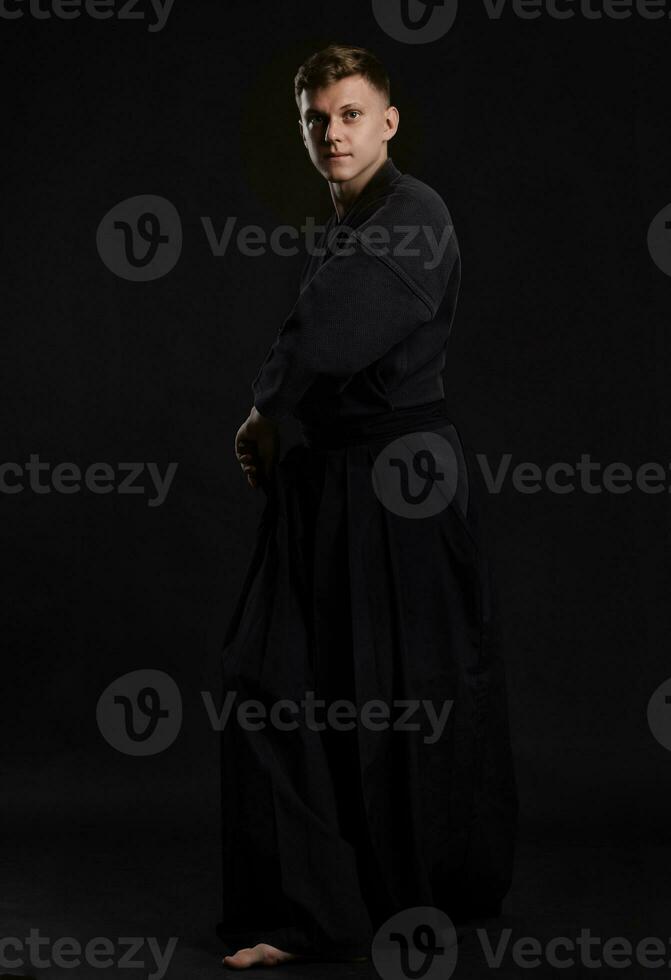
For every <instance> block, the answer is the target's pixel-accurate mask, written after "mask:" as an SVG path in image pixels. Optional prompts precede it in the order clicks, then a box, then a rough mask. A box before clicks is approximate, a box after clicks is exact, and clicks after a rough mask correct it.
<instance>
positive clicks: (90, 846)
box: [0, 826, 671, 980]
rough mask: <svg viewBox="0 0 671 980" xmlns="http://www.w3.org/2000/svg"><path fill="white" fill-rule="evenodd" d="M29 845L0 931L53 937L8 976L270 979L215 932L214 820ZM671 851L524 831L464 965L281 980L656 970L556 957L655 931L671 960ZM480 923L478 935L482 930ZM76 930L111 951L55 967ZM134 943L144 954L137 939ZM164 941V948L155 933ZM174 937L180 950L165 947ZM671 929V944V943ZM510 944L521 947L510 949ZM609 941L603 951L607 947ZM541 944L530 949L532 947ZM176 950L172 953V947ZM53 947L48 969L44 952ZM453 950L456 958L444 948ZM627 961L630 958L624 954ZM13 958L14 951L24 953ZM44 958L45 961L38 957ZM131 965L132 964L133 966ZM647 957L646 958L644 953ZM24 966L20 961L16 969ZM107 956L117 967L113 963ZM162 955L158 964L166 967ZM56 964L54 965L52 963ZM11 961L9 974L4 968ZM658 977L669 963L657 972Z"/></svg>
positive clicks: (325, 972) (57, 834) (82, 939)
mask: <svg viewBox="0 0 671 980" xmlns="http://www.w3.org/2000/svg"><path fill="white" fill-rule="evenodd" d="M14 840H15V843H16V846H15V847H14V848H13V851H12V856H11V859H10V860H9V861H7V862H6V864H5V866H4V867H3V869H2V893H1V895H0V914H1V915H2V926H1V927H0V937H5V939H7V938H11V937H16V938H19V939H22V938H26V937H28V935H29V933H30V930H31V929H32V930H36V931H37V933H34V935H37V936H38V938H40V939H41V945H40V947H39V949H38V950H36V948H35V947H34V946H33V950H34V952H33V953H29V951H28V949H26V948H25V946H24V948H23V950H21V949H20V948H19V949H18V950H17V947H16V946H14V945H12V946H10V947H9V948H7V947H5V949H4V955H5V962H4V963H1V964H0V976H5V977H10V976H11V977H16V976H28V977H34V978H36V980H37V978H41V977H45V978H47V977H49V978H50V977H65V976H67V977H70V978H75V980H79V978H85V980H92V978H95V977H98V976H108V977H110V976H112V977H115V978H117V977H121V978H122V980H125V978H128V980H133V978H136V977H137V978H142V980H162V978H163V977H167V978H179V980H210V978H215V977H221V976H234V975H243V974H244V975H246V976H247V977H248V978H249V980H255V978H257V977H264V978H267V977H268V969H267V968H265V969H264V968H260V969H259V968H257V969H250V970H247V971H233V970H229V969H226V968H224V967H223V966H222V965H221V962H220V959H221V950H220V943H219V940H218V939H217V937H216V935H215V933H214V926H215V923H216V920H217V909H218V901H219V887H220V884H219V877H218V840H217V839H216V834H215V833H214V832H213V828H212V827H210V831H209V832H207V831H206V830H203V829H199V830H198V832H197V833H195V834H193V835H191V834H188V833H187V832H185V831H184V829H183V828H182V829H180V828H178V829H176V830H174V831H170V832H166V830H165V828H163V829H162V832H161V833H160V834H159V833H157V832H156V831H155V830H153V829H152V828H151V826H149V827H147V826H144V827H142V828H140V829H134V830H133V829H131V830H125V831H124V830H121V829H120V828H119V827H118V826H116V827H115V826H112V827H110V828H108V829H107V830H103V829H101V827H100V826H96V827H90V828H88V829H85V830H82V829H81V828H80V829H78V830H77V832H74V831H68V830H67V829H62V830H53V829H52V830H51V831H50V832H49V834H47V833H46V832H42V833H40V835H39V837H38V838H37V839H36V834H35V833H34V831H33V832H31V833H30V834H27V833H26V834H25V835H23V836H22V835H19V837H18V838H17V837H14ZM668 872H669V849H668V847H664V846H663V842H661V841H660V842H654V841H650V842H647V843H645V844H643V843H641V842H637V843H636V844H635V845H634V844H632V845H631V846H630V847H629V848H627V847H623V846H621V845H616V844H598V843H595V842H593V843H591V844H586V843H584V842H583V843H580V842H579V841H578V840H563V841H562V840H547V839H546V840H542V839H522V840H521V841H520V843H519V847H518V859H517V870H516V878H515V882H514V885H513V888H512V889H511V891H510V893H509V895H508V898H507V900H506V902H505V903H504V909H503V914H502V915H501V917H500V918H498V919H494V920H487V921H485V922H480V923H473V924H471V925H470V926H467V927H463V929H460V940H459V945H458V949H457V952H456V963H455V964H454V965H453V967H452V968H450V967H449V965H448V962H447V961H443V962H441V960H440V957H437V958H436V959H435V960H434V961H433V962H432V963H431V964H427V966H426V968H425V971H424V972H422V970H421V969H419V967H420V965H421V961H420V960H418V959H412V958H411V959H410V967H411V969H410V970H407V971H406V972H405V973H404V972H403V970H402V967H401V964H400V962H398V961H397V962H396V963H393V962H391V961H386V965H383V964H380V966H381V970H382V974H380V973H379V972H378V971H377V970H376V967H375V965H374V963H373V962H368V963H355V964H337V963H301V964H296V963H293V964H284V965H282V966H280V967H278V968H276V969H277V970H278V971H279V974H280V976H282V977H283V978H285V980H289V978H293V977H301V978H317V977H319V978H321V977H328V978H334V980H336V978H338V980H340V978H345V977H356V978H368V977H378V976H380V975H382V976H383V980H387V978H388V980H402V978H403V977H406V976H411V975H412V976H415V977H416V976H420V975H421V976H424V977H426V978H428V980H439V978H440V980H447V978H448V977H449V976H450V975H453V976H455V977H457V978H467V980H468V978H478V980H480V978H482V977H486V976H487V975H488V973H489V972H490V970H491V971H492V972H493V974H494V976H495V977H496V978H497V980H508V978H512V977H519V976H527V977H532V978H537V977H555V976H562V977H592V976H607V977H613V976H617V977H646V976H650V974H651V972H652V973H653V974H654V970H651V966H646V965H645V963H644V962H643V961H642V960H641V957H640V956H639V957H634V960H635V961H634V962H633V963H632V965H631V966H625V967H622V966H619V965H618V964H617V961H616V960H613V961H611V963H610V965H606V964H605V963H604V964H603V965H602V966H601V967H596V966H590V965H588V964H587V963H583V962H581V954H580V951H579V950H578V949H576V952H575V953H573V954H571V953H570V952H567V951H565V949H564V948H563V947H562V948H560V949H558V951H557V955H558V957H560V958H563V957H567V956H570V955H573V956H574V957H575V960H576V962H575V965H573V966H568V967H561V968H560V967H558V966H553V965H552V963H551V962H548V958H547V957H546V955H545V951H546V947H547V943H548V942H549V941H550V940H551V939H553V938H554V937H562V936H563V937H567V938H568V939H571V937H572V938H573V939H575V938H576V937H578V936H579V935H580V932H581V930H589V931H590V934H591V937H592V938H593V939H595V937H599V938H598V940H597V941H596V942H595V944H594V945H593V946H592V955H593V956H594V957H597V956H600V955H601V954H602V953H603V955H604V956H605V955H606V953H607V949H606V947H605V944H606V941H607V940H608V939H613V938H614V937H622V938H623V939H625V940H628V941H629V942H630V943H631V944H632V946H633V947H635V946H636V943H637V942H639V940H641V939H642V938H644V937H657V938H658V940H659V941H660V942H661V943H662V944H663V947H664V955H663V956H662V957H661V958H662V959H663V961H664V966H666V967H667V968H668V966H669V965H670V964H669V958H670V956H669V953H670V950H671V939H670V938H669V922H670V921H671V890H669V889H668V888H667V887H664V885H663V883H664V882H665V881H666V883H667V884H668V878H669V874H668ZM478 930H479V931H478ZM65 937H71V938H72V939H74V940H76V941H77V942H78V943H79V944H80V946H81V947H82V948H83V947H85V946H86V944H87V943H88V942H89V941H90V940H91V939H94V938H95V937H105V939H106V940H107V945H106V947H105V946H103V947H99V948H98V950H97V953H96V955H97V956H98V960H97V961H96V959H95V956H91V955H90V956H89V957H87V958H86V959H85V961H84V962H81V961H80V964H79V965H75V966H72V965H70V966H66V965H65V963H66V962H68V958H69V961H70V962H72V961H73V960H76V959H77V950H76V947H67V944H65V943H63V942H62V943H61V946H60V953H61V955H62V957H63V963H62V965H60V966H58V965H56V962H57V959H58V953H59V947H56V946H55V943H56V941H57V940H59V939H60V940H64V939H65ZM133 937H137V939H136V940H135V947H136V949H135V951H133V950H132V948H131V946H132V942H131V941H132V938H133ZM145 937H146V939H147V940H148V939H149V937H151V939H152V945H149V944H148V942H147V941H145ZM171 937H174V939H175V940H176V944H175V943H174V942H173V945H174V950H173V951H172V954H171V955H166V958H165V961H164V966H163V967H161V965H160V964H161V955H165V951H166V947H167V944H168V943H169V940H170V938H171ZM523 937H531V939H532V940H535V941H536V942H537V943H538V944H540V949H541V953H540V956H539V958H538V960H537V965H531V962H533V955H532V952H533V950H532V952H528V953H527V954H526V956H527V957H528V960H529V961H531V962H528V961H527V962H526V965H525V961H524V960H523V959H520V957H519V956H513V955H512V947H513V945H514V944H515V943H516V942H518V941H519V940H521V939H523ZM665 937H666V938H665ZM506 940H508V942H507V943H506ZM500 941H502V942H503V945H504V947H505V950H504V955H503V959H502V962H501V965H500V966H498V967H494V966H488V963H487V957H486V952H487V949H488V947H489V946H490V945H491V947H492V949H493V950H494V951H495V950H496V948H497V945H498V943H499V942H500ZM602 947H603V948H602ZM527 948H528V949H531V947H530V946H529V947H527ZM168 950H169V947H168ZM35 952H37V954H38V955H40V956H41V957H42V958H43V959H42V963H43V964H45V965H43V966H40V965H39V961H37V960H36V958H35ZM445 955H447V954H445ZM616 955H619V956H620V959H626V956H625V954H624V953H620V954H617V949H615V951H614V952H613V956H614V957H615V956H616ZM13 957H14V959H13ZM31 958H32V962H31ZM129 959H130V961H131V962H130V963H128V965H126V964H127V962H128V960H129ZM636 960H638V961H636ZM9 962H11V963H13V966H11V967H10V966H8V965H7V964H8V963H9ZM106 962H107V963H108V965H107V966H104V965H103V964H104V963H106ZM157 963H158V965H157ZM46 964H50V965H46ZM3 969H4V973H3V972H2V970H3ZM451 969H452V970H453V972H451ZM657 975H659V971H657Z"/></svg>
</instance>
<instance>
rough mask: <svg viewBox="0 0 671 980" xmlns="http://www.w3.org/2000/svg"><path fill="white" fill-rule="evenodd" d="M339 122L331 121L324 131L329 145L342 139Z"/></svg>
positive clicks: (325, 139) (325, 140)
mask: <svg viewBox="0 0 671 980" xmlns="http://www.w3.org/2000/svg"><path fill="white" fill-rule="evenodd" d="M338 122H339V120H337V119H329V122H328V125H327V127H326V129H325V130H324V142H325V143H329V142H331V141H335V140H338V139H340V126H339V125H338Z"/></svg>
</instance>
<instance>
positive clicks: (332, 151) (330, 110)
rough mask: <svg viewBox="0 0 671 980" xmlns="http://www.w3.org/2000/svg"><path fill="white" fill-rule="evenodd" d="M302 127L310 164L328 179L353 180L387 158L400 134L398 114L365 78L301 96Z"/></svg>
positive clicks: (355, 77) (344, 80)
mask: <svg viewBox="0 0 671 980" xmlns="http://www.w3.org/2000/svg"><path fill="white" fill-rule="evenodd" d="M300 112H301V119H300V123H299V125H300V127H301V130H302V133H303V142H304V143H305V145H306V147H307V149H308V153H309V154H310V159H311V160H312V162H313V163H314V165H315V167H316V168H317V170H318V171H319V172H320V174H321V175H322V177H325V178H326V179H327V180H329V181H332V182H334V183H337V182H339V181H346V180H353V179H355V178H356V177H358V176H359V174H361V173H362V172H363V171H365V170H366V169H367V168H372V167H373V165H374V164H375V163H378V162H381V161H382V160H384V159H385V157H386V155H387V154H386V147H387V142H388V141H389V140H390V139H391V138H392V136H393V135H394V133H395V132H396V130H397V128H398V111H397V110H396V109H395V108H394V107H393V106H389V107H387V104H386V101H385V98H384V96H383V94H382V93H381V92H379V91H378V90H377V89H376V88H373V86H372V85H371V84H370V82H368V80H367V79H365V78H364V77H363V75H350V76H348V77H347V78H341V79H340V80H339V81H337V82H333V83H332V84H331V85H327V86H326V87H325V88H318V89H309V90H304V91H303V92H301V96H300Z"/></svg>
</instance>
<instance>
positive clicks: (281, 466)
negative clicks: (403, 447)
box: [218, 45, 517, 968]
mask: <svg viewBox="0 0 671 980" xmlns="http://www.w3.org/2000/svg"><path fill="white" fill-rule="evenodd" d="M295 91H296V100H297V103H298V106H299V110H300V122H299V124H300V129H301V133H302V137H303V141H304V143H305V146H306V148H307V150H308V153H309V155H310V158H311V160H312V162H313V164H314V165H315V167H316V168H317V170H318V171H319V173H320V174H321V175H322V177H324V178H325V179H326V180H327V181H328V182H329V187H330V190H331V196H332V200H333V205H334V213H333V214H332V215H331V217H330V219H329V220H328V222H327V224H326V226H325V230H324V232H323V234H322V238H321V241H320V248H318V249H316V250H315V252H314V253H313V254H311V255H310V257H309V259H308V262H307V263H306V266H305V268H304V271H303V275H302V281H301V289H300V293H299V296H298V299H297V301H296V303H295V305H294V307H293V310H292V311H291V312H290V313H289V315H288V317H287V319H286V320H285V321H284V323H283V325H282V327H281V328H280V330H279V332H278V335H277V338H276V340H275V343H274V344H273V345H272V347H271V349H270V350H269V352H268V354H267V356H266V358H265V360H264V362H263V364H262V365H261V368H260V370H259V372H258V374H257V376H256V378H255V379H254V382H253V385H252V392H253V407H252V409H251V412H250V415H249V418H248V419H247V420H246V421H245V422H244V423H243V424H242V425H241V427H240V429H239V430H238V432H237V434H236V439H235V452H236V456H237V458H238V460H239V462H240V464H241V466H242V469H243V471H244V473H245V474H246V477H247V480H248V482H249V485H250V486H251V487H259V486H263V487H264V488H265V490H266V491H267V493H268V501H267V509H266V512H265V514H264V518H263V520H262V522H261V524H260V527H259V536H258V539H257V542H256V546H255V551H254V555H253V558H252V562H251V564H250V568H249V571H248V574H247V578H246V580H245V584H244V586H243V590H242V594H241V596H240V599H239V602H238V605H237V608H236V611H235V614H234V616H233V619H232V622H231V624H230V626H229V629H228V632H227V636H226V639H225V642H224V676H225V683H226V684H227V685H228V686H229V688H231V689H233V688H234V689H236V690H238V691H239V692H242V691H246V692H248V693H250V695H251V696H254V697H257V698H258V697H260V698H261V700H262V701H263V702H264V704H267V705H268V706H270V705H271V703H277V702H278V701H280V700H282V699H286V698H288V697H291V696H292V695H293V696H294V698H295V701H294V703H296V702H300V701H301V695H302V696H303V697H304V696H305V692H306V691H309V690H317V691H319V692H325V693H326V695H327V700H328V701H329V702H330V697H331V696H336V697H342V696H343V695H346V696H347V698H348V699H350V701H351V702H352V703H353V704H354V706H356V707H361V706H362V705H363V704H367V703H370V702H371V701H372V700H374V699H376V698H379V697H381V696H382V695H388V694H389V693H393V694H394V695H395V697H399V696H400V698H401V699H403V698H408V697H415V698H420V699H422V698H426V699H428V698H437V699H439V700H440V703H441V704H443V705H445V704H448V703H449V704H452V705H453V708H452V713H451V715H450V719H449V721H450V723H449V725H448V726H447V727H446V728H445V729H444V730H443V731H442V733H441V735H440V737H439V738H432V739H426V738H425V739H423V740H422V738H421V736H420V734H417V733H409V732H399V731H394V732H392V731H388V730H385V731H380V730H371V728H370V726H368V727H367V726H366V725H361V726H359V727H358V728H357V731H356V732H355V733H353V734H352V733H344V732H340V731H339V732H338V734H337V736H336V735H333V733H331V732H330V731H327V732H324V733H319V734H317V733H315V732H308V731H307V729H306V728H303V727H300V724H299V726H298V730H297V731H295V732H292V733H291V734H288V733H284V732H277V731H273V730H272V729H268V730H267V731H263V732H259V731H256V732H254V733H249V732H243V731H242V730H240V728H239V727H237V728H229V729H227V731H226V732H225V734H224V743H223V762H224V771H223V775H222V787H223V796H222V799H223V836H224V914H223V921H222V923H221V924H220V926H219V928H218V933H219V935H220V937H221V938H223V939H225V940H226V941H227V943H228V944H229V946H231V947H232V948H234V949H235V953H234V955H229V956H226V957H225V959H224V963H225V965H227V966H229V967H234V968H246V967H249V966H252V965H253V964H262V965H267V966H273V965H276V964H278V963H282V962H285V961H286V960H289V959H293V958H300V957H301V956H315V955H316V956H318V957H319V956H320V955H322V956H323V958H325V959H326V958H333V957H335V958H336V959H337V958H339V956H340V955H341V956H342V958H347V957H350V958H357V957H358V956H360V955H365V954H366V953H367V952H368V951H369V948H370V941H371V939H372V936H373V935H374V933H375V931H376V929H377V928H379V926H380V925H381V924H382V923H383V922H384V921H385V920H386V918H388V917H389V916H390V915H392V914H394V913H395V912H398V911H400V910H401V909H404V908H409V907H417V906H434V907H436V908H440V909H442V910H443V911H445V912H446V913H447V914H448V915H451V916H452V917H455V918H468V917H470V916H472V915H479V914H491V913H494V914H496V912H497V911H498V910H499V909H500V902H501V899H502V898H503V896H504V895H505V894H506V892H507V891H508V888H509V886H510V880H511V874H512V858H513V849H514V847H513V844H514V836H515V829H516V817H517V797H516V788H515V780H514V775H513V768H512V756H511V751H510V742H509V737H508V727H507V712H506V698H505V681H504V672H503V664H502V661H501V658H500V656H499V651H498V631H497V623H498V621H497V619H496V616H495V614H494V609H495V604H494V603H493V601H492V599H493V597H492V593H491V590H490V580H489V569H488V565H487V562H486V558H485V553H486V549H484V547H483V543H482V539H481V538H480V522H479V520H478V512H479V504H478V503H477V501H476V496H477V487H476V482H475V481H474V479H473V477H474V475H475V466H474V464H472V463H469V462H468V461H467V460H468V459H469V458H470V450H468V451H466V452H465V451H464V448H463V447H462V444H461V441H460V439H459V436H458V434H457V431H456V428H455V426H454V425H452V424H451V423H450V420H449V418H448V416H447V412H446V408H445V402H444V396H445V392H444V384H443V377H442V372H443V368H444V366H445V360H446V348H447V342H448V339H449V335H450V331H451V327H452V320H453V317H454V312H455V307H456V302H457V295H458V291H459V284H460V268H461V266H460V256H459V249H458V245H457V240H456V236H455V235H454V231H453V228H452V223H451V220H450V215H449V212H448V209H447V207H446V206H445V203H444V202H443V200H442V198H441V197H440V196H439V195H438V194H437V193H436V192H435V191H434V190H433V189H432V188H430V187H428V186H427V185H426V184H424V183H423V182H421V181H419V180H417V179H415V178H414V177H411V176H409V175H407V174H402V173H401V172H400V171H399V170H398V168H397V167H396V166H395V165H394V163H393V161H392V160H391V158H390V157H389V154H388V144H389V141H390V140H391V139H392V138H393V136H394V135H395V133H396V131H397V128H398V125H399V113H398V110H397V109H396V108H395V107H394V106H393V105H391V102H390V94H389V80H388V77H387V74H386V72H385V70H384V68H383V67H382V65H381V64H380V63H379V62H378V61H377V59H376V58H375V57H374V56H373V55H372V54H370V53H369V52H367V51H365V50H363V49H360V48H350V47H344V46H338V45H332V46H331V47H329V48H327V49H325V50H324V51H321V52H318V53H317V54H315V55H313V56H312V57H311V58H310V59H309V60H308V61H307V62H306V63H305V64H304V65H303V66H302V68H301V69H300V70H299V72H298V75H297V76H296V80H295ZM289 415H293V416H294V417H295V418H296V419H298V420H299V422H300V425H301V428H302V431H303V435H304V439H305V445H303V446H300V447H294V449H292V450H291V451H290V452H289V453H287V454H286V455H285V457H284V459H283V460H281V461H279V437H278V430H277V423H278V422H279V421H280V420H281V419H283V418H286V417H287V416H289ZM418 433H419V435H420V437H424V436H427V434H428V436H429V437H432V436H438V435H439V436H440V437H441V438H442V439H444V440H445V442H447V443H449V444H450V446H451V447H452V452H453V456H454V459H455V461H456V472H457V473H458V478H457V480H456V486H455V487H454V493H453V494H451V495H450V499H449V500H447V502H446V505H445V506H443V507H438V508H434V510H433V511H432V512H431V514H430V515H428V516H421V519H415V520H413V519H410V518H409V516H408V515H407V514H405V515H404V514H401V516H399V513H398V512H397V513H393V512H389V510H388V509H387V508H386V507H385V505H384V503H383V502H382V501H381V500H380V499H378V496H377V495H376V493H375V492H374V491H373V482H374V481H373V479H372V476H373V474H372V468H373V464H374V462H375V460H376V458H377V456H378V455H379V453H380V452H381V451H382V450H383V449H384V447H385V445H386V444H387V443H390V442H391V441H393V440H394V439H395V438H397V437H398V436H403V435H406V436H408V435H409V434H410V435H411V436H412V438H413V439H414V438H415V437H416V436H417V434H418ZM429 441H430V439H429ZM440 478H441V475H440V474H439V477H438V479H440ZM440 486H441V485H440V484H439V483H438V482H436V484H435V486H433V485H432V488H431V492H432V493H433V492H435V493H438V494H439V495H440V493H441V489H440ZM443 487H444V485H443ZM436 488H437V489H436ZM473 491H476V492H473ZM418 499H419V498H418ZM392 511H393V507H392ZM410 516H416V517H420V515H419V514H415V515H410ZM422 703H424V701H423V702H422ZM255 903H256V904H255Z"/></svg>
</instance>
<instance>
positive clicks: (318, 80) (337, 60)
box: [294, 44, 391, 106]
mask: <svg viewBox="0 0 671 980" xmlns="http://www.w3.org/2000/svg"><path fill="white" fill-rule="evenodd" d="M349 75H363V77H364V78H365V79H366V80H367V81H368V82H369V83H370V84H371V85H372V86H373V88H376V89H377V90H378V92H381V93H382V95H384V97H385V99H386V100H387V105H390V104H391V87H390V84H389V75H388V74H387V71H386V69H385V68H384V66H383V65H382V63H381V62H380V61H378V59H377V58H376V57H375V55H374V54H373V53H372V52H371V51H367V50H366V49H365V48H354V47H351V46H349V45H346V44H329V46H328V47H327V48H324V49H323V50H322V51H317V52H316V53H315V54H313V55H311V56H310V57H309V58H308V60H307V61H306V62H305V63H304V64H302V65H301V67H300V68H299V69H298V73H297V75H296V77H295V79H294V91H295V93H296V102H297V103H298V105H299V106H300V99H301V93H302V92H303V91H304V90H305V89H313V88H324V87H325V86H326V85H330V84H331V83H332V82H337V81H339V80H340V79H341V78H347V77H348V76H349Z"/></svg>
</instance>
